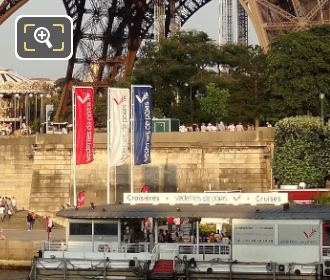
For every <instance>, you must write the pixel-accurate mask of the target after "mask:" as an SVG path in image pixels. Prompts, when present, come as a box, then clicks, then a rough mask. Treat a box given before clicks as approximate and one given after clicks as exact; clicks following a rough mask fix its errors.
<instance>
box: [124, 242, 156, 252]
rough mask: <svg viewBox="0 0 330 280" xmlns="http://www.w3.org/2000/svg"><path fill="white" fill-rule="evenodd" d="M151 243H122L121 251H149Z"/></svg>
mask: <svg viewBox="0 0 330 280" xmlns="http://www.w3.org/2000/svg"><path fill="white" fill-rule="evenodd" d="M151 251H152V249H151V244H150V243H148V242H140V243H122V246H121V252H122V253H151Z"/></svg>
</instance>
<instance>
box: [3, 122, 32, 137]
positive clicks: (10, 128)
mask: <svg viewBox="0 0 330 280" xmlns="http://www.w3.org/2000/svg"><path fill="white" fill-rule="evenodd" d="M17 126H18V127H17V128H15V129H16V131H19V133H20V134H21V135H30V134H31V128H30V127H29V126H28V125H26V124H25V123H24V122H23V123H22V124H18V125H17ZM15 129H14V124H13V123H11V122H0V135H2V136H5V135H12V134H13V133H14V131H15Z"/></svg>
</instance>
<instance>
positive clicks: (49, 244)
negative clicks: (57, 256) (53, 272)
mask: <svg viewBox="0 0 330 280" xmlns="http://www.w3.org/2000/svg"><path fill="white" fill-rule="evenodd" d="M67 248H68V246H67V243H66V242H65V241H62V240H46V241H44V242H43V243H42V250H43V251H66V250H67Z"/></svg>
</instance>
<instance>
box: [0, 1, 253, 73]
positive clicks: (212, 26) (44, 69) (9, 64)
mask: <svg viewBox="0 0 330 280" xmlns="http://www.w3.org/2000/svg"><path fill="white" fill-rule="evenodd" d="M45 2H47V4H45ZM218 6H219V4H218V0H213V1H211V2H210V3H208V4H207V5H205V6H204V7H203V8H201V9H199V10H198V11H197V12H196V13H195V14H194V15H193V16H192V17H191V18H190V19H189V20H188V21H187V23H186V24H185V25H184V26H183V28H182V29H184V30H191V29H194V30H201V31H204V32H206V33H207V34H208V35H209V37H210V38H212V39H214V40H215V41H216V42H217V41H218V26H219V23H218V17H219V12H218ZM65 14H66V13H65V9H64V5H63V3H62V0H30V1H29V2H27V3H26V4H25V5H24V6H23V7H21V8H20V9H19V10H18V11H17V12H15V13H14V14H13V15H12V16H11V17H10V18H9V19H8V20H6V21H5V23H3V24H2V25H1V26H0V38H1V40H0V68H9V69H12V70H13V71H14V72H16V73H18V74H21V75H23V76H25V77H27V78H50V79H58V78H61V77H64V76H65V72H66V65H67V62H66V61H47V60H46V61H42V60H38V61H26V60H25V61H23V60H19V59H17V58H16V56H15V19H16V17H17V16H19V15H65ZM206 19H207V20H206ZM249 26H250V31H249V36H250V37H251V40H250V42H249V43H252V44H256V43H257V40H256V38H255V33H254V30H253V29H252V28H251V24H249ZM250 34H251V35H252V36H251V35H250Z"/></svg>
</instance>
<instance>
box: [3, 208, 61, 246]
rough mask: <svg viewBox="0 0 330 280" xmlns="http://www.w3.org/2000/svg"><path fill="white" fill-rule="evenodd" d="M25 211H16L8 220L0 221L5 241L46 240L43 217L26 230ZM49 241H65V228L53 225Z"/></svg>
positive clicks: (38, 218)
mask: <svg viewBox="0 0 330 280" xmlns="http://www.w3.org/2000/svg"><path fill="white" fill-rule="evenodd" d="M27 213H28V212H27V211H18V212H17V213H16V214H15V215H13V216H12V217H11V218H10V220H7V219H6V220H5V221H4V222H1V221H0V229H2V230H3V234H4V235H5V237H6V239H7V240H22V241H43V240H47V231H46V224H45V219H44V217H41V216H38V217H37V219H36V221H35V225H34V229H33V230H32V231H28V230H27V223H26V216H27ZM51 239H53V240H65V228H63V227H62V226H60V225H58V224H54V228H53V229H52V233H51Z"/></svg>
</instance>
